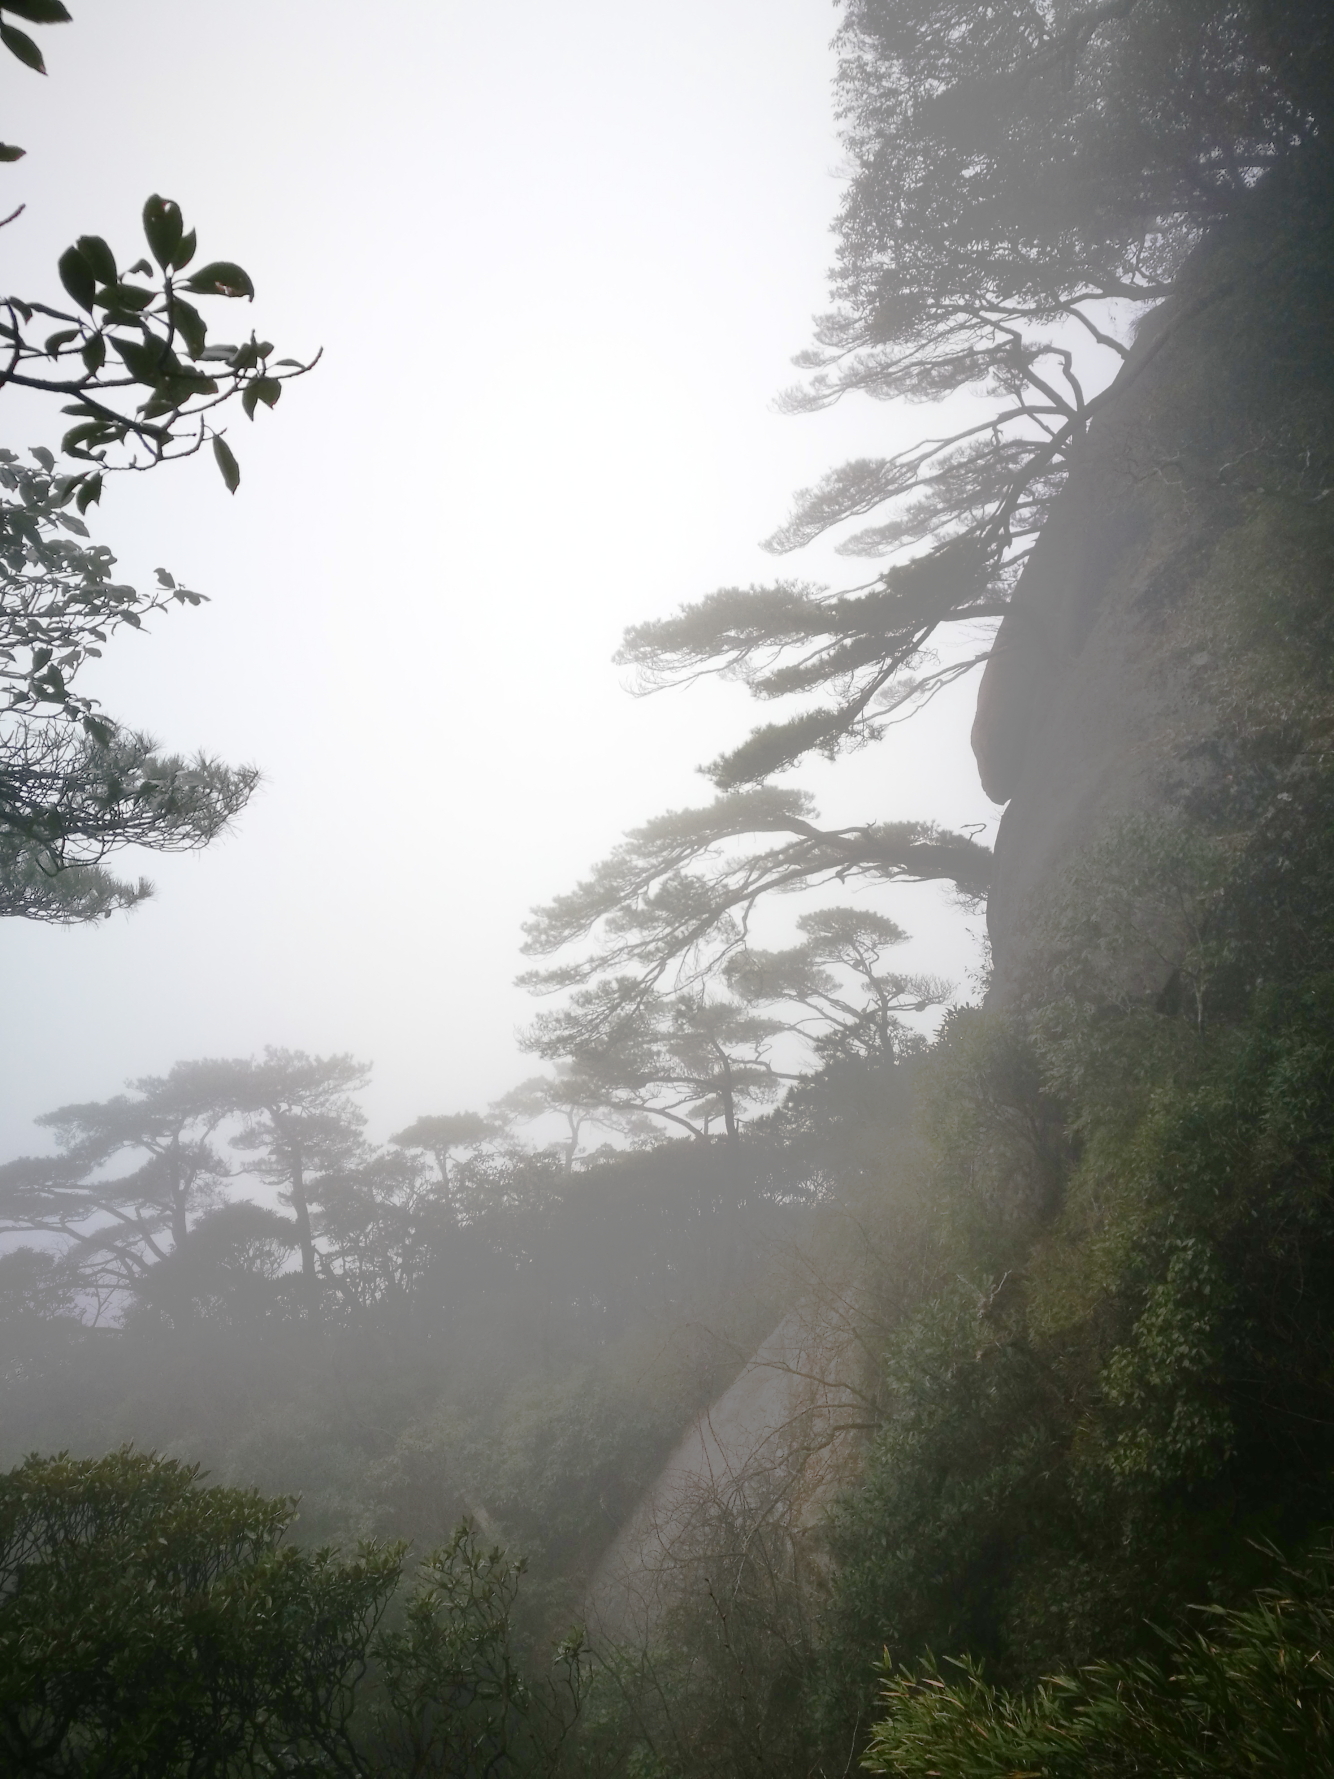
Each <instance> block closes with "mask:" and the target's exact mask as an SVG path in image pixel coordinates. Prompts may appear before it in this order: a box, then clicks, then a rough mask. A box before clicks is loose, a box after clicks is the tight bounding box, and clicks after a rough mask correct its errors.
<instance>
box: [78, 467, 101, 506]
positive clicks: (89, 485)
mask: <svg viewBox="0 0 1334 1779" xmlns="http://www.w3.org/2000/svg"><path fill="white" fill-rule="evenodd" d="M101 498H102V478H101V476H100V475H96V476H89V477H88V478H87V479H86V480H85V482H84V483H83V486H82V487H81V488H80V489H79V492H78V493H77V494H76V495H75V497H74V504H75V506H77V507H78V509H79V511H80V512H81V513H86V512H87V511H88V509H89V507H91V506H96V505H97V503H98V502H99V501H100V500H101Z"/></svg>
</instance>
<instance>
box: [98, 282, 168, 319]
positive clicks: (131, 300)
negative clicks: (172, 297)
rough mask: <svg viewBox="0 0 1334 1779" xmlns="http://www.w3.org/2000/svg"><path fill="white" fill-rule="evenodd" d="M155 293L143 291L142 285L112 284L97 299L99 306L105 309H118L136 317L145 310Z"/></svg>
mask: <svg viewBox="0 0 1334 1779" xmlns="http://www.w3.org/2000/svg"><path fill="white" fill-rule="evenodd" d="M156 294H157V293H156V292H155V291H151V290H145V289H144V287H143V285H142V284H113V285H111V286H110V287H109V289H107V290H105V291H104V292H103V293H102V295H101V297H100V298H99V299H98V301H99V303H100V305H101V306H102V307H103V308H105V309H107V310H113V309H120V310H123V311H124V312H125V313H127V314H130V315H137V314H138V313H139V311H140V310H141V309H146V308H147V307H148V305H149V304H150V303H151V302H152V300H153V298H154V296H155V295H156Z"/></svg>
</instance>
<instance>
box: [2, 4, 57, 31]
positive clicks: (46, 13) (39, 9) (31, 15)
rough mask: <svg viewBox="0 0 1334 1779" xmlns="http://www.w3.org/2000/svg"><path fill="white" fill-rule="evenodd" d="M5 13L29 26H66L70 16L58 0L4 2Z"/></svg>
mask: <svg viewBox="0 0 1334 1779" xmlns="http://www.w3.org/2000/svg"><path fill="white" fill-rule="evenodd" d="M4 9H5V11H6V12H12V13H13V14H14V17H15V18H19V19H23V20H25V21H26V23H28V24H30V25H68V24H69V23H70V15H69V13H68V12H67V11H66V10H65V8H64V7H63V6H62V5H61V3H60V0H4Z"/></svg>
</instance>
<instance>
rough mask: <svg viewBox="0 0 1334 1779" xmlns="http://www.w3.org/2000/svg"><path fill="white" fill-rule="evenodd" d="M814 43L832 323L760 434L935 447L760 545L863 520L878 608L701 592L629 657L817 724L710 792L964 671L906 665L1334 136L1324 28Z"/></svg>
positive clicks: (917, 9) (771, 728)
mask: <svg viewBox="0 0 1334 1779" xmlns="http://www.w3.org/2000/svg"><path fill="white" fill-rule="evenodd" d="M836 41H837V45H838V49H839V52H840V63H839V76H838V98H839V110H840V115H841V119H842V124H843V138H844V145H845V149H846V152H847V156H848V163H849V170H850V178H849V182H848V186H847V191H846V195H845V197H844V200H843V204H842V208H841V210H840V213H839V216H838V220H837V224H836V233H837V238H838V251H837V259H836V263H835V267H834V272H833V295H834V298H835V306H834V308H833V309H831V310H830V311H829V313H828V314H826V315H824V316H823V317H821V318H820V319H819V321H818V322H817V325H816V342H815V345H814V346H813V347H811V348H810V349H809V350H808V351H806V352H804V353H803V354H801V356H800V357H799V358H798V360H797V363H798V365H799V366H800V367H801V368H802V369H803V370H805V371H806V372H807V373H808V375H807V378H806V381H805V382H804V384H802V385H801V386H799V387H798V388H797V389H795V390H793V391H790V392H789V394H788V396H787V397H786V398H785V401H786V405H787V406H788V407H789V408H790V409H791V410H794V411H809V410H811V409H816V408H823V407H828V406H829V405H831V404H832V403H834V402H837V401H839V400H841V399H842V398H843V397H844V396H845V395H847V394H849V393H852V392H858V393H861V394H865V395H868V396H870V397H871V398H872V399H874V400H877V401H885V402H912V403H916V404H923V405H927V406H931V407H934V408H936V409H937V410H938V411H939V413H940V416H941V419H940V423H939V424H938V425H937V426H935V427H932V428H931V429H930V430H929V431H928V432H927V433H926V435H925V436H924V437H923V438H922V439H920V440H919V441H918V442H916V443H915V444H913V445H911V446H910V447H908V448H906V449H905V450H903V451H901V452H898V453H896V454H894V455H893V456H890V457H884V458H859V459H857V460H855V461H854V462H851V463H847V464H844V465H842V466H841V467H839V468H837V469H835V470H833V471H831V472H830V473H829V475H827V476H826V477H825V478H824V479H823V480H822V481H821V482H819V483H818V484H817V485H815V486H814V487H812V488H809V489H807V490H805V491H803V492H802V493H800V494H799V495H798V496H797V498H796V503H795V506H794V509H793V512H792V514H791V516H790V517H789V519H788V520H787V521H786V523H785V524H784V525H782V526H781V527H780V528H779V530H778V531H776V532H775V533H774V535H773V537H772V538H771V539H770V540H769V547H770V548H771V549H773V550H775V551H777V552H778V553H780V554H785V553H787V552H789V551H792V550H796V549H799V548H800V547H801V546H802V545H804V544H806V543H809V542H810V541H811V540H812V539H814V538H816V537H818V536H820V535H821V534H822V533H824V532H826V531H829V530H830V529H831V528H834V527H837V526H839V525H841V524H843V523H844V522H845V521H848V520H851V519H855V518H860V517H867V516H871V515H874V523H873V524H872V525H871V526H870V527H869V528H868V529H863V530H861V531H858V532H856V533H855V534H853V535H852V536H850V537H848V538H846V539H845V540H844V542H843V543H841V544H840V545H839V548H840V550H841V551H842V552H843V553H845V554H849V555H853V556H872V557H876V556H890V557H894V558H899V560H896V561H895V562H894V563H893V565H892V566H890V567H889V568H888V569H887V570H886V571H885V572H884V573H883V574H882V575H880V576H879V577H877V578H876V579H875V580H874V581H872V582H870V583H868V584H866V585H864V586H861V587H857V588H853V589H852V590H851V591H848V592H833V593H831V592H828V591H826V590H823V589H820V588H815V587H811V586H808V585H805V584H803V583H800V582H793V581H780V582H778V583H776V584H775V585H773V586H769V587H750V588H736V587H732V588H724V589H722V590H721V591H719V592H717V593H714V594H711V595H709V596H708V597H707V598H705V599H703V600H701V601H698V602H696V603H693V604H690V605H686V606H684V607H682V609H681V610H680V611H679V612H678V613H677V614H675V616H673V617H669V618H666V619H662V620H655V621H652V622H649V623H645V624H640V625H637V626H635V627H634V628H632V629H631V630H630V631H628V632H627V635H626V638H625V642H624V645H623V647H622V651H621V655H620V657H619V658H620V659H621V660H622V661H624V662H626V663H627V664H629V665H630V666H632V667H634V668H635V669H636V670H637V671H638V672H639V673H640V675H641V676H642V683H643V684H644V685H645V686H646V687H654V686H658V685H662V684H664V683H680V682H681V681H684V680H687V679H690V678H693V677H695V676H697V675H699V674H701V673H723V674H728V675H733V676H736V677H740V678H742V679H744V680H745V682H746V683H747V685H748V686H749V688H750V690H751V692H752V693H753V694H754V695H755V696H756V697H758V698H760V699H763V700H770V699H780V698H786V697H790V696H803V695H809V694H812V693H819V694H822V695H823V701H822V702H819V703H817V704H815V705H814V706H813V707H811V708H808V709H805V710H803V711H801V712H800V713H799V714H797V715H796V716H792V717H787V718H784V719H783V720H782V721H780V722H777V723H774V724H770V725H767V726H765V727H763V728H760V729H757V730H756V731H755V732H754V733H753V734H752V735H751V736H750V738H749V739H748V740H747V741H745V742H744V743H742V745H741V746H740V747H738V748H735V749H733V750H732V751H730V752H729V753H727V754H725V755H723V756H722V757H721V758H720V759H718V760H715V761H714V762H713V763H712V765H710V766H709V767H708V768H707V770H708V772H709V775H710V776H711V777H712V778H713V779H714V782H715V783H717V784H718V785H719V787H720V788H723V789H727V788H730V787H733V786H738V785H744V784H752V783H759V782H761V781H762V780H763V779H765V778H766V777H767V776H768V775H769V774H771V773H773V772H779V771H783V770H785V769H786V768H788V767H790V766H792V765H794V764H795V763H796V762H798V761H799V760H800V759H802V758H803V757H804V756H805V755H807V754H809V753H812V752H820V753H824V754H826V755H828V756H830V757H832V756H833V755H835V754H837V753H838V752H840V751H842V750H843V749H846V748H848V747H856V746H859V745H862V744H864V743H865V742H866V741H868V740H872V739H874V738H875V737H876V736H877V735H879V734H881V733H883V731H884V728H885V726H886V724H887V723H890V722H892V721H894V720H895V719H896V717H898V716H901V715H902V714H904V711H905V709H906V708H909V707H911V706H912V705H913V703H914V702H915V701H918V700H920V699H921V698H922V697H924V696H929V695H930V693H931V692H932V691H933V690H935V689H938V688H939V687H940V686H941V685H942V684H944V683H947V682H948V681H949V680H950V679H952V678H954V677H957V675H959V674H960V673H963V672H966V671H968V669H969V668H971V667H972V666H975V665H976V664H977V663H978V662H979V661H980V660H982V659H984V658H985V655H986V652H987V649H986V646H985V644H984V643H983V644H981V645H979V642H978V641H977V640H974V641H973V643H972V644H971V646H965V647H964V648H963V649H962V650H960V649H958V648H956V647H955V645H954V644H946V646H947V648H948V650H949V651H950V652H949V653H948V656H947V658H946V659H945V660H944V661H942V660H940V659H938V658H936V657H935V656H934V655H933V653H932V651H933V650H934V649H937V648H940V647H941V646H942V642H944V640H945V638H946V636H947V629H946V627H949V626H958V627H959V628H960V629H962V630H963V631H964V632H965V633H969V632H972V633H973V634H974V636H977V634H978V632H977V630H976V626H978V625H979V624H981V623H984V622H987V621H991V620H994V619H995V618H997V617H999V615H1000V614H1001V612H1002V611H1003V609H1004V606H1005V603H1006V600H1007V598H1008V595H1009V591H1010V589H1011V587H1012V586H1013V584H1014V580H1015V577H1016V575H1017V574H1018V572H1019V570H1020V568H1021V566H1022V564H1023V562H1024V560H1025V559H1026V557H1027V554H1028V552H1029V550H1030V549H1031V547H1032V544H1033V542H1034V540H1035V538H1036V536H1037V535H1038V533H1039V532H1040V531H1041V529H1042V526H1043V524H1044V523H1045V521H1046V518H1047V515H1048V513H1049V511H1050V509H1051V503H1052V500H1053V499H1054V498H1055V496H1056V494H1057V493H1058V492H1059V490H1060V488H1061V486H1062V485H1063V482H1064V479H1065V475H1066V472H1067V470H1068V468H1069V465H1070V463H1071V461H1072V458H1073V456H1074V455H1075V454H1076V453H1077V452H1078V449H1079V446H1080V442H1081V440H1082V439H1083V437H1084V435H1085V433H1086V431H1087V429H1088V427H1089V425H1090V423H1091V422H1093V421H1094V420H1095V418H1096V417H1097V415H1098V414H1099V413H1100V412H1101V411H1102V410H1103V409H1104V408H1106V407H1107V406H1108V404H1109V403H1111V402H1113V401H1115V400H1116V399H1117V397H1118V395H1119V394H1120V393H1121V392H1122V391H1123V390H1124V389H1125V387H1126V386H1127V383H1128V381H1130V380H1133V378H1134V377H1135V376H1136V375H1137V374H1138V372H1139V370H1140V369H1141V368H1142V366H1143V364H1144V362H1145V361H1146V359H1147V357H1148V356H1149V355H1151V354H1152V353H1153V352H1155V351H1157V350H1158V349H1159V347H1160V345H1161V342H1162V334H1161V332H1160V333H1159V334H1158V335H1157V336H1156V337H1155V339H1154V341H1153V342H1152V343H1151V344H1146V345H1145V346H1144V347H1143V348H1142V349H1141V350H1140V351H1139V352H1138V353H1136V354H1134V355H1133V356H1132V355H1131V339H1132V337H1133V333H1134V324H1135V322H1136V319H1137V318H1138V317H1139V316H1141V315H1142V314H1143V313H1144V310H1145V307H1146V306H1148V305H1155V304H1160V303H1161V302H1162V301H1163V300H1164V299H1166V298H1168V297H1170V296H1171V295H1172V293H1173V291H1174V290H1175V288H1176V285H1177V281H1178V279H1179V276H1180V274H1181V271H1182V268H1183V266H1184V265H1185V263H1186V261H1187V260H1188V259H1189V257H1190V255H1191V253H1192V252H1193V251H1194V249H1195V248H1196V247H1197V246H1198V245H1199V243H1200V242H1201V240H1202V239H1203V238H1204V236H1205V235H1206V234H1207V233H1208V231H1209V230H1210V229H1211V228H1212V227H1214V226H1215V225H1217V224H1218V223H1220V222H1221V221H1223V220H1224V219H1225V218H1226V217H1228V216H1229V215H1230V214H1232V213H1233V212H1235V211H1236V210H1237V208H1238V207H1239V206H1242V205H1244V204H1246V203H1247V202H1248V200H1249V198H1250V194H1251V193H1252V191H1253V190H1254V189H1255V187H1256V186H1257V184H1258V183H1259V182H1260V181H1261V180H1262V179H1264V178H1265V177H1266V176H1268V175H1271V174H1274V173H1275V172H1277V171H1278V170H1279V168H1280V167H1281V165H1282V164H1283V163H1284V162H1286V161H1288V160H1290V159H1292V158H1294V157H1296V156H1299V155H1300V154H1301V152H1302V151H1303V150H1305V149H1307V148H1308V147H1310V146H1312V145H1313V144H1314V143H1315V141H1316V138H1317V137H1318V136H1319V134H1320V130H1321V123H1322V120H1324V122H1325V123H1326V124H1327V123H1328V121H1329V119H1330V117H1331V115H1332V114H1334V27H1331V24H1330V20H1329V16H1328V9H1327V8H1325V7H1323V6H1319V5H1316V4H1312V3H1310V0H1304V3H1303V0H1289V3H1284V0H1251V3H1250V4H1241V5H1233V4H1230V3H1229V4H1223V3H1222V0H1102V3H1100V4H1093V5H1081V4H1078V3H1074V4H1071V3H1069V0H1065V3H1055V4H1052V3H1046V4H1033V3H1031V0H1007V4H1004V5H1001V6H991V7H976V6H967V5H963V6H960V5H957V4H954V3H953V0H847V3H846V4H845V5H844V7H843V19H842V23H841V26H840V29H839V33H838V37H837V40H836ZM1127 361H1128V362H1127ZM1118 370H1119V371H1120V375H1119V376H1114V375H1113V373H1115V372H1117V371H1118ZM965 394H967V395H971V396H973V397H974V398H981V399H980V403H979V402H978V401H977V400H975V401H974V403H973V405H972V406H971V407H969V408H968V409H967V410H966V412H965V411H964V410H960V409H958V408H957V407H955V408H951V407H950V406H949V405H948V404H949V401H950V398H952V397H957V396H962V395H965ZM960 414H962V415H963V417H962V418H957V419H956V418H955V416H957V415H960ZM904 557H908V558H910V559H909V560H906V561H904V560H902V558H904Z"/></svg>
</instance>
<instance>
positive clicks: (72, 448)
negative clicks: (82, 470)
mask: <svg viewBox="0 0 1334 1779" xmlns="http://www.w3.org/2000/svg"><path fill="white" fill-rule="evenodd" d="M114 432H115V429H114V427H111V426H108V425H107V423H106V422H105V421H104V420H86V421H85V422H84V423H83V425H82V426H71V427H70V429H69V431H68V432H67V433H66V434H65V436H64V438H63V439H61V441H60V449H61V450H62V451H63V452H64V453H65V454H66V456H67V457H86V456H87V455H88V448H89V446H91V445H109V444H110V443H111V441H112V438H113V436H114Z"/></svg>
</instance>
